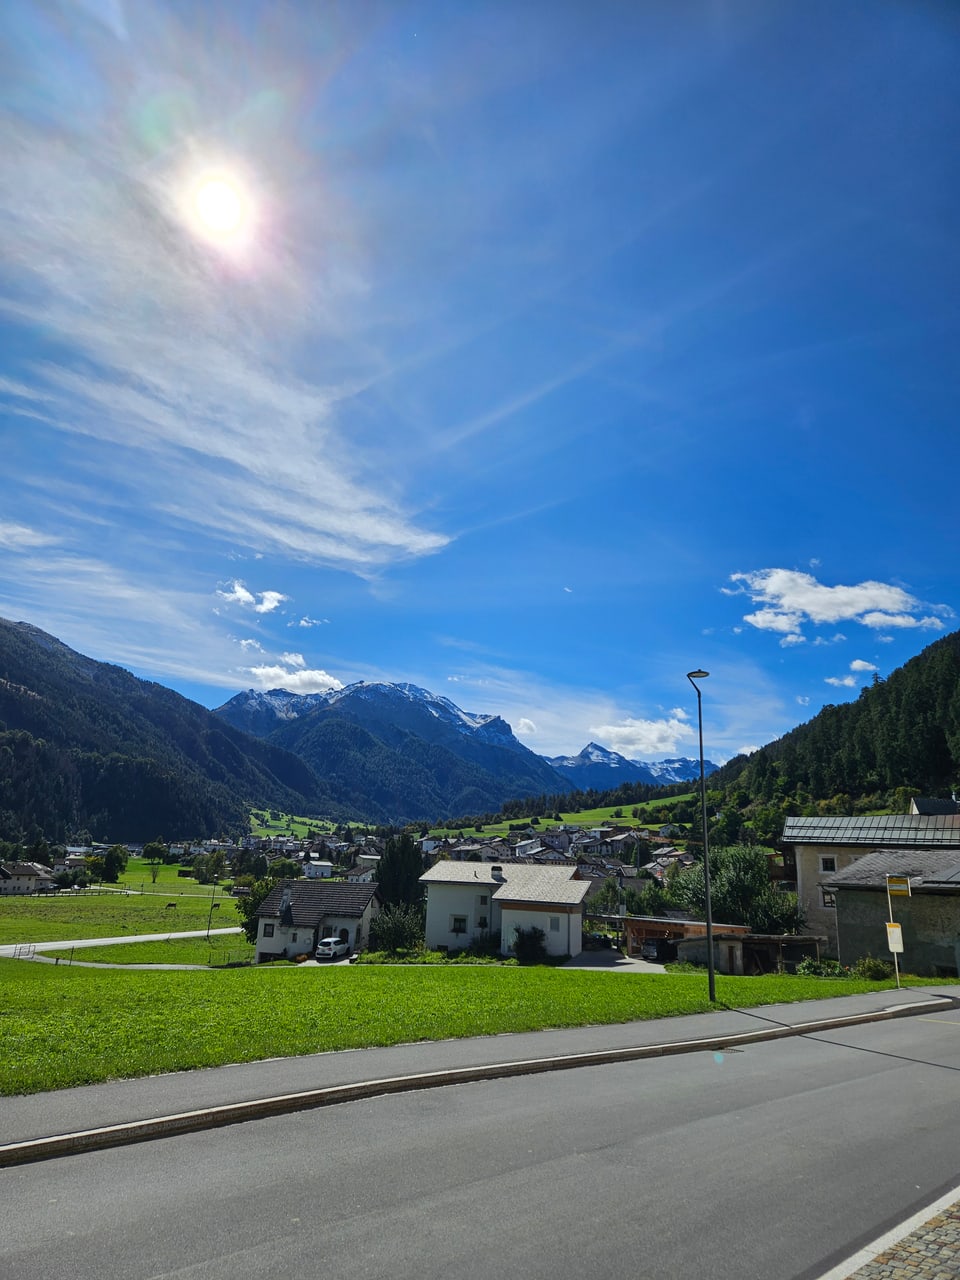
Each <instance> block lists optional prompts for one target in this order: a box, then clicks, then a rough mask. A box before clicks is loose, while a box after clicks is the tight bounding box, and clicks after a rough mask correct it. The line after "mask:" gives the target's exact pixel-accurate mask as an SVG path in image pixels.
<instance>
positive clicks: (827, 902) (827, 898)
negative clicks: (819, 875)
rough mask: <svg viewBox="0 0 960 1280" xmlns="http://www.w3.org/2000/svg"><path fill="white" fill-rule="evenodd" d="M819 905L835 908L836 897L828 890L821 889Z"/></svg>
mask: <svg viewBox="0 0 960 1280" xmlns="http://www.w3.org/2000/svg"><path fill="white" fill-rule="evenodd" d="M820 905H821V907H835V906H836V905H837V895H836V894H835V893H831V892H830V890H829V889H823V888H821V890H820Z"/></svg>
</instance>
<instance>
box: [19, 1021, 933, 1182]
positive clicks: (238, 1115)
mask: <svg viewBox="0 0 960 1280" xmlns="http://www.w3.org/2000/svg"><path fill="white" fill-rule="evenodd" d="M945 1006H946V1007H955V1006H956V1001H954V1000H952V999H950V998H949V997H940V996H938V997H936V998H935V999H933V1000H923V1001H918V1002H916V1003H913V1004H905V1005H894V1006H892V1007H891V1008H888V1009H880V1010H878V1011H876V1012H874V1013H862V1014H850V1015H848V1016H846V1017H842V1018H820V1019H817V1020H816V1021H813V1022H799V1023H796V1024H794V1025H790V1026H787V1025H779V1026H775V1027H767V1028H765V1029H764V1030H762V1031H743V1032H737V1033H735V1034H733V1035H726V1036H706V1037H702V1038H701V1039H699V1040H673V1041H666V1042H664V1043H662V1044H651V1045H638V1046H635V1047H633V1048H626V1049H600V1050H595V1051H593V1052H590V1053H570V1054H562V1055H558V1056H555V1057H550V1058H528V1059H521V1060H519V1061H516V1062H495V1063H488V1064H487V1065H485V1066H474V1067H453V1068H449V1069H447V1070H445V1071H427V1072H415V1073H414V1074H412V1075H406V1076H388V1077H385V1078H384V1079H380V1080H363V1081H359V1082H357V1083H356V1084H342V1085H330V1086H327V1087H325V1088H322V1089H308V1090H305V1091H303V1092H301V1093H286V1094H278V1095H275V1096H274V1097H270V1098H257V1099H255V1100H253V1101H250V1102H231V1103H227V1104H225V1105H224V1106H220V1107H206V1108H204V1109H202V1110H199V1111H183V1112H179V1113H176V1114H174V1115H169V1116H156V1117H154V1118H153V1119H150V1120H133V1121H129V1122H127V1123H124V1124H116V1125H105V1126H103V1127H101V1128H98V1129H83V1130H79V1131H78V1132H75V1133H65V1134H58V1135H56V1136H53V1137H49V1138H34V1139H31V1140H29V1141H26V1142H11V1143H7V1144H5V1145H3V1146H0V1168H9V1167H11V1166H13V1165H20V1164H33V1163H35V1162H37V1161H39V1160H53V1159H56V1158H57V1157H59V1156H67V1155H77V1154H80V1153H81V1152H85V1151H102V1150H104V1149H106V1148H107V1147H120V1146H127V1145H130V1144H132V1143H136V1142H149V1141H151V1140H153V1139H155V1138H165V1137H172V1136H174V1135H177V1134H184V1133H199V1132H201V1131H203V1130H205V1129H217V1128H222V1127H224V1126H226V1125H230V1124H243V1123H244V1122H245V1121H248V1120H261V1119H265V1118H266V1117H269V1116H278V1115H290V1114H292V1113H294V1112H297V1111H308V1110H312V1109H315V1108H317V1107H332V1106H338V1105H340V1104H341V1103H344V1102H356V1101H358V1100H360V1099H362V1098H375V1097H380V1096H383V1095H386V1094H391V1093H407V1092H412V1091H414V1090H418V1089H439V1088H445V1087H446V1086H448V1085H455V1084H474V1083H477V1082H479V1081H483V1080H501V1079H506V1078H508V1077H510V1076H527V1075H537V1074H540V1073H542V1072H545V1071H569V1070H573V1069H575V1068H578V1067H596V1066H606V1065H609V1064H612V1063H618V1062H635V1061H638V1060H642V1059H644V1058H665V1057H671V1056H673V1055H674V1054H681V1053H703V1052H708V1051H711V1052H715V1053H716V1052H720V1051H722V1050H724V1049H733V1048H736V1047H737V1046H739V1045H743V1044H758V1043H763V1042H764V1041H767V1040H784V1039H787V1038H789V1037H791V1036H805V1035H812V1034H814V1033H815V1032H818V1031H837V1030H841V1029H843V1028H844V1027H853V1026H859V1025H861V1024H863V1023H868V1022H886V1021H890V1020H892V1019H894V1018H908V1017H915V1016H917V1015H919V1014H923V1013H930V1012H932V1011H934V1010H935V1009H942V1008H944V1007H945Z"/></svg>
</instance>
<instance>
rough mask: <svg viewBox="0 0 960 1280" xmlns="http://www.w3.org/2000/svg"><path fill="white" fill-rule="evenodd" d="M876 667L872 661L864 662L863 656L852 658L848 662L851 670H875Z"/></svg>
mask: <svg viewBox="0 0 960 1280" xmlns="http://www.w3.org/2000/svg"><path fill="white" fill-rule="evenodd" d="M877 669H878V668H877V667H876V666H875V665H874V663H872V662H865V661H864V659H863V658H854V660H853V661H852V662H851V663H850V670H851V671H876V670H877Z"/></svg>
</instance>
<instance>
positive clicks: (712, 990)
mask: <svg viewBox="0 0 960 1280" xmlns="http://www.w3.org/2000/svg"><path fill="white" fill-rule="evenodd" d="M709 674H710V672H709V671H688V672H687V679H688V680H689V681H690V683H691V684H692V685H693V687H694V689H696V691H697V723H698V724H699V726H700V806H701V819H702V822H703V891H704V897H705V899H706V910H705V914H706V917H707V989H708V991H709V994H710V1001H711V1003H714V1004H715V1003H716V999H717V981H716V975H715V974H714V971H713V907H712V905H711V902H710V848H709V845H708V844H707V780H706V778H705V776H704V772H703V704H702V703H701V700H700V686H699V685H698V684H697V681H698V680H706V678H707V676H708V675H709Z"/></svg>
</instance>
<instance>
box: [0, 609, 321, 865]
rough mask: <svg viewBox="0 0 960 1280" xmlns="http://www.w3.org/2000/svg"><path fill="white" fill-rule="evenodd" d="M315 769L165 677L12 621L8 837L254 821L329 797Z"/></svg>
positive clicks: (4, 775) (0, 829)
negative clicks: (260, 810)
mask: <svg viewBox="0 0 960 1280" xmlns="http://www.w3.org/2000/svg"><path fill="white" fill-rule="evenodd" d="M320 791H321V789H320V786H319V784H318V781H317V779H316V777H315V776H314V774H313V773H312V771H311V770H310V768H309V766H307V765H306V764H304V763H303V762H302V761H301V760H298V759H297V758H296V757H295V756H293V755H290V754H289V753H287V752H285V751H282V750H280V749H279V748H277V747H274V746H271V745H269V744H267V743H261V742H257V741H255V740H254V739H252V738H249V737H248V736H247V735H246V734H243V733H240V732H238V731H237V730H236V729H233V728H231V727H230V726H229V725H227V724H224V723H223V721H221V720H220V719H218V718H217V717H216V716H215V715H213V713H212V712H210V711H207V710H206V709H205V708H204V707H201V706H199V705H198V704H197V703H195V702H191V701H190V700H189V699H187V698H183V697H181V696H180V695H179V694H177V693H174V692H173V691H172V690H171V689H167V688H165V687H164V686H163V685H159V684H153V683H150V682H148V681H145V680H138V679H137V678H136V677H135V676H132V675H131V674H130V673H129V672H128V671H124V670H122V669H121V668H120V667H114V666H109V665H108V664H106V663H102V662H95V661H93V660H92V659H90V658H86V657H84V656H83V655H82V654H79V653H76V652H74V650H72V649H70V648H68V647H67V646H66V645H65V644H62V643H61V642H60V641H59V640H56V639H54V637H52V636H49V635H46V634H45V633H44V632H42V631H40V630H38V629H37V628H36V627H32V626H29V625H28V624H26V623H13V622H8V621H6V620H5V619H0V839H9V840H16V839H19V838H20V837H21V835H23V834H30V833H32V832H35V831H37V830H39V831H42V832H43V834H44V835H45V836H46V837H47V838H48V839H50V840H57V841H62V840H65V839H68V838H70V837H71V836H73V835H75V834H78V833H80V832H87V833H89V834H90V835H91V836H93V837H94V838H96V839H110V840H140V839H143V838H145V837H146V838H150V837H152V836H157V835H163V836H164V837H165V838H167V839H175V838H181V837H184V838H186V837H197V836H205V835H214V834H216V833H218V832H219V831H239V830H242V829H243V828H244V827H245V825H246V821H247V814H248V809H249V805H250V804H252V803H253V804H263V805H273V806H277V807H281V808H287V809H292V810H294V811H299V810H302V809H303V808H304V807H306V806H308V805H309V806H311V807H316V806H318V805H319V804H321V803H322V802H323V800H324V798H325V797H324V795H322V794H320Z"/></svg>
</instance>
